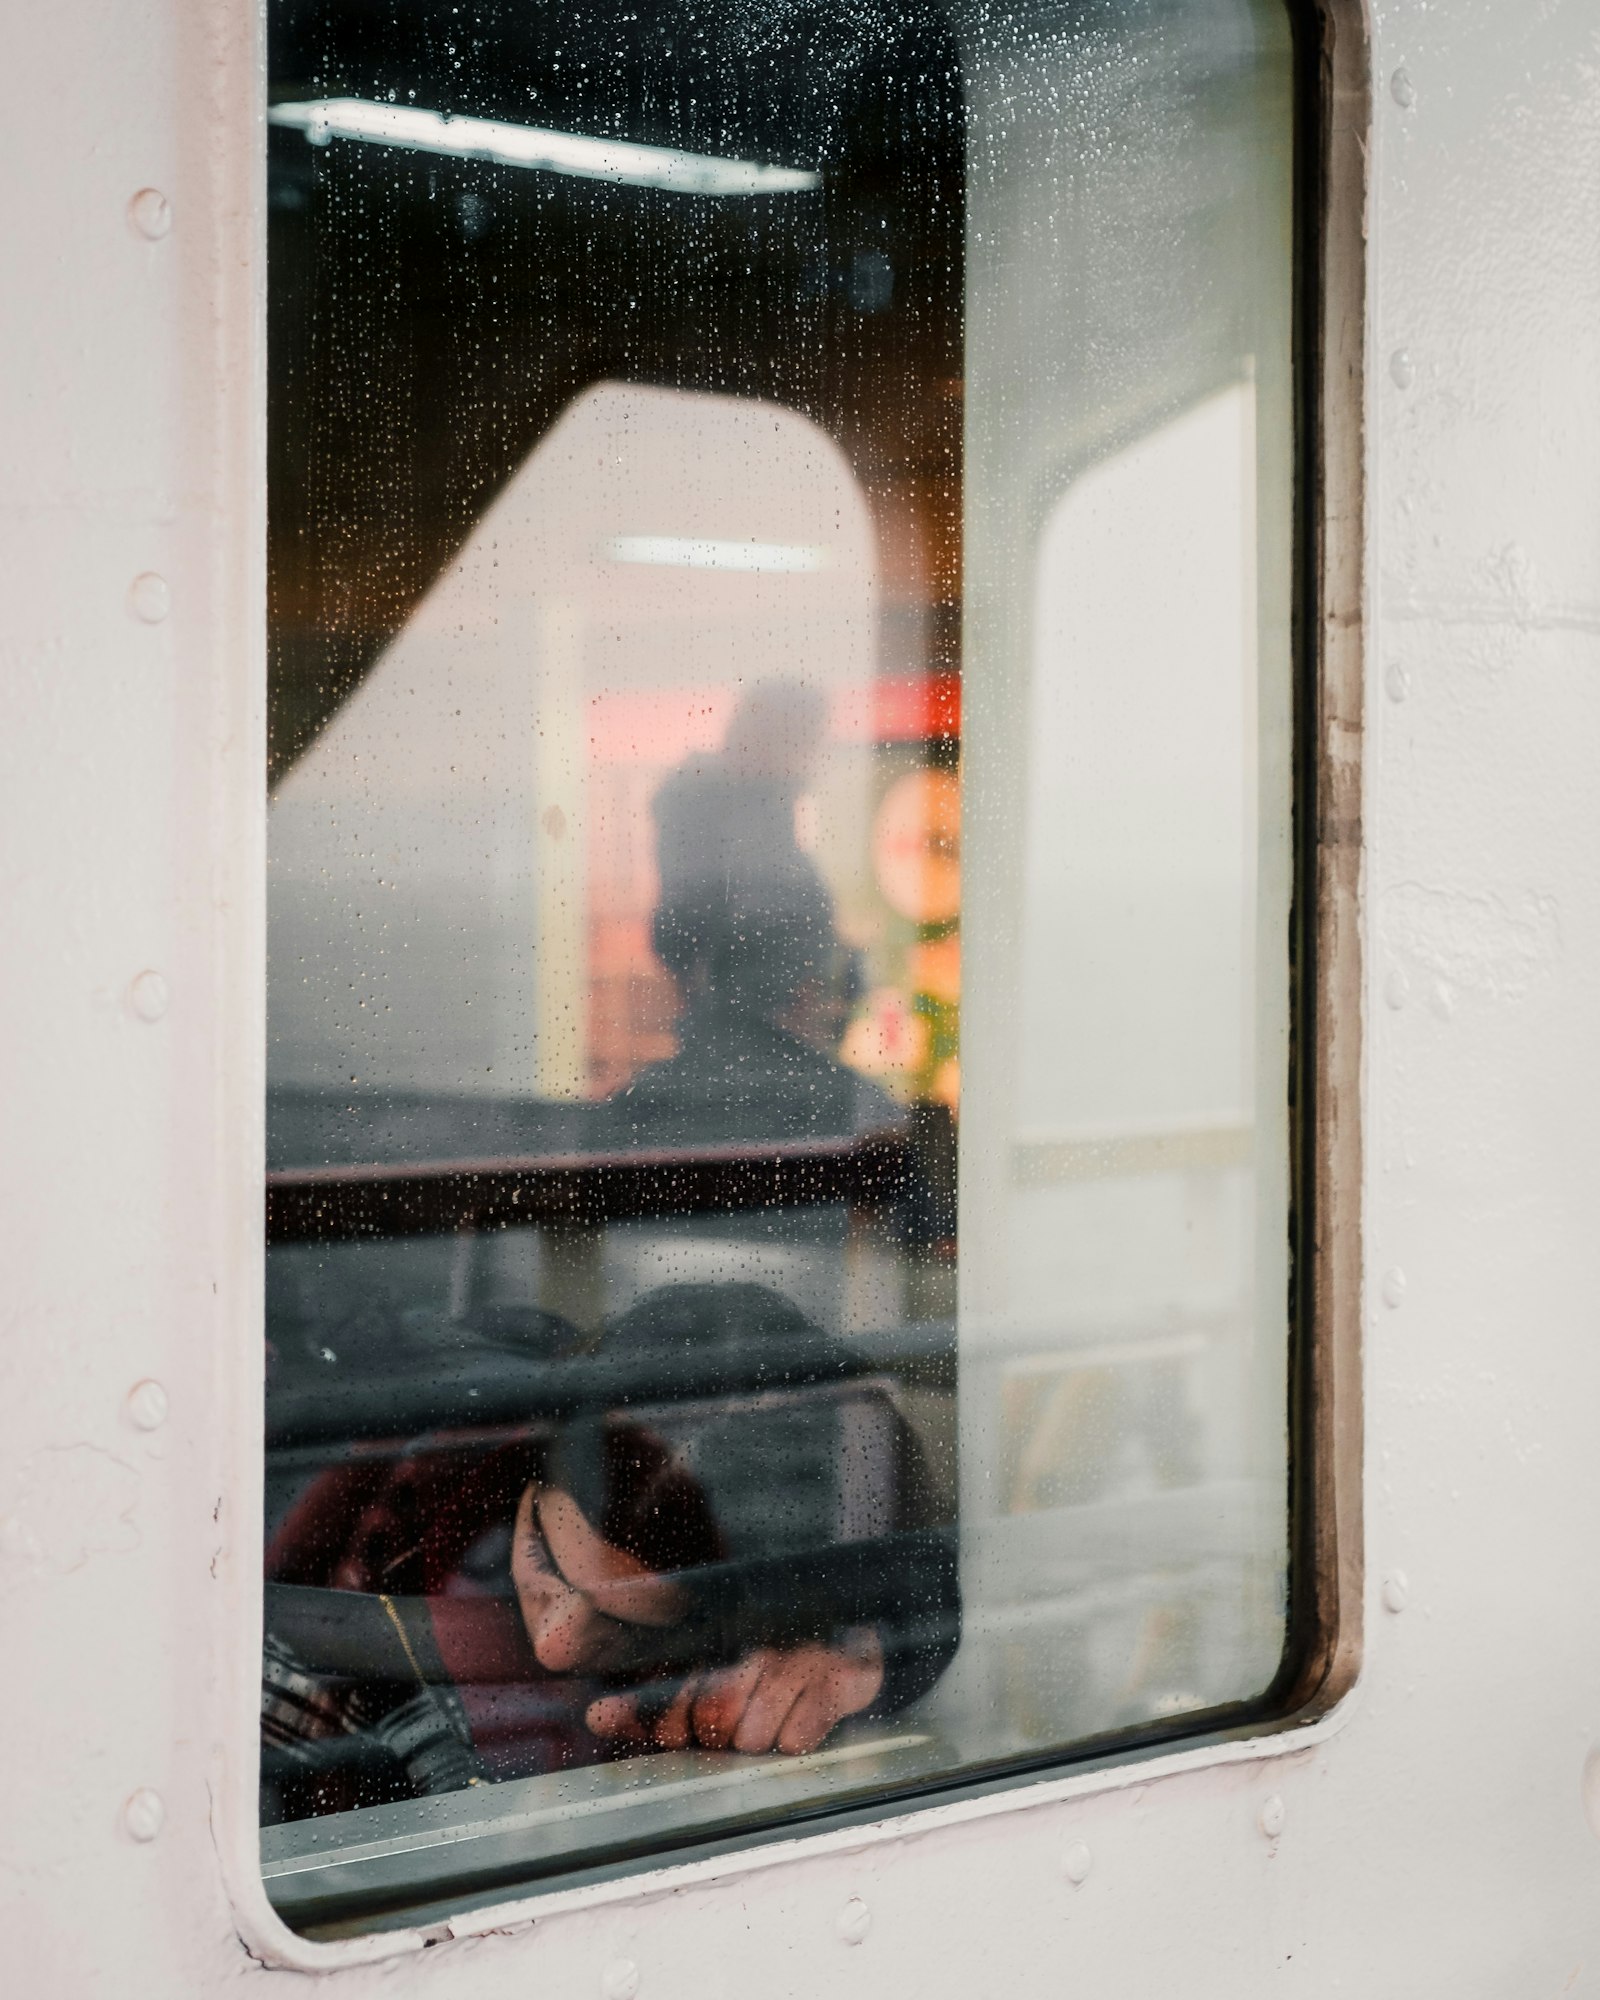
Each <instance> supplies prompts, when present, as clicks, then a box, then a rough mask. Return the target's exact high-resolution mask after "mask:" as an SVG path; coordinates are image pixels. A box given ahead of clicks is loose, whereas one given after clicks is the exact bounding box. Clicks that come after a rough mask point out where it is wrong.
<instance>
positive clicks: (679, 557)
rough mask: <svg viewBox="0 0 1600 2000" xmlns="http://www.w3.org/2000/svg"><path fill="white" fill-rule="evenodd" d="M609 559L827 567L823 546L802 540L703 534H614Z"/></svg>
mask: <svg viewBox="0 0 1600 2000" xmlns="http://www.w3.org/2000/svg"><path fill="white" fill-rule="evenodd" d="M606 554H607V555H608V556H610V558H611V560H612V561H613V562H626V563H654V564H656V565H657V566H658V567H660V568H663V569H743V570H765V571H768V572H769V573H771V572H776V573H780V574H781V573H785V572H787V573H788V574H790V575H795V574H798V573H799V572H800V571H803V570H813V569H823V568H825V567H826V566H827V560H828V552H827V550H826V549H819V548H814V547H812V546H811V545H810V544H809V543H806V542H720V541H710V540H708V539H707V538H706V537H705V536H703V535H618V536H617V538H616V540H615V541H612V542H607V544H606Z"/></svg>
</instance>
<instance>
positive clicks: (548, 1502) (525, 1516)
mask: <svg viewBox="0 0 1600 2000" xmlns="http://www.w3.org/2000/svg"><path fill="white" fill-rule="evenodd" d="M511 1581H512V1583H513V1584H514V1585H515V1587H516V1593H517V1603H518V1605H519V1606H520V1607H521V1610H522V1622H523V1624H524V1626H525V1627H526V1628H527V1633H528V1640H529V1643H530V1644H531V1645H532V1647H533V1651H534V1656H535V1658H536V1659H537V1660H538V1662H539V1664H540V1665H541V1666H543V1667H548V1668H549V1669H550V1671H551V1672H552V1673H558V1674H574V1673H604V1672H605V1671H606V1669H607V1668H608V1667H614V1666H615V1665H616V1664H617V1662H618V1659H619V1658H620V1657H621V1656H623V1655H624V1654H625V1652H626V1650H627V1647H628V1645H629V1642H630V1640H631V1638H632V1636H633V1630H634V1628H636V1627H638V1626H641V1625H643V1626H662V1625H670V1624H671V1623H672V1622H673V1620H674V1619H675V1618H676V1617H677V1616H678V1615H679V1609H680V1604H679V1598H680V1593H679V1591H678V1587H677V1585H676V1584H675V1583H673V1582H672V1581H671V1579H670V1578H668V1577H662V1576H657V1575H656V1574H655V1573H654V1572H653V1571H651V1570H649V1569H646V1567H645V1566H644V1564H643V1563H641V1562H640V1561H639V1560H638V1558H637V1557H635V1556H631V1555H629V1554H628V1552H627V1550H626V1549H619V1548H616V1547H615V1546H614V1545H613V1544H612V1543H610V1542H608V1541H606V1540H605V1538H604V1537H603V1536H602V1535H601V1534H600V1533H599V1531H598V1530H597V1529H596V1528H594V1527H593V1526H592V1525H591V1524H590V1522H589V1520H588V1518H587V1516H586V1515H585V1514H584V1513H583V1511H582V1509H581V1508H580V1507H579V1506H578V1504H577V1502H576V1501H575V1500H574V1499H573V1498H572V1497H571V1495H570V1494H567V1493H563V1492H561V1491H560V1490H559V1489H558V1488H553V1487H544V1488H538V1487H533V1486H529V1487H527V1488H526V1489H525V1490H524V1492H523V1495H522V1499H521V1501H520V1502H519V1503H518V1506H517V1518H516V1522H515V1524H514V1526H513V1528H512V1533H511Z"/></svg>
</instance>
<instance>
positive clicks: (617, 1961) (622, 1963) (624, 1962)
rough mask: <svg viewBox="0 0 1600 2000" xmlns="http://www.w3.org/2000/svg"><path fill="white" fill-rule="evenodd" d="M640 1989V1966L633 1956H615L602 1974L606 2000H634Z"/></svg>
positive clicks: (601, 1986) (601, 1989) (601, 1980)
mask: <svg viewBox="0 0 1600 2000" xmlns="http://www.w3.org/2000/svg"><path fill="white" fill-rule="evenodd" d="M638 1990H639V1968H638V1966H637V1965H635V1964H634V1962H633V1960H632V1959H631V1958H614V1959H612V1960H611V1962H610V1964H609V1965H607V1967H606V1969H605V1970H604V1972H602V1973H601V1975H600V1991H601V1992H602V1993H603V1994H604V1996H605V2000H633V1996H634V1995H635V1994H636V1993H637V1992H638Z"/></svg>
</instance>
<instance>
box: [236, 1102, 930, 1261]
mask: <svg viewBox="0 0 1600 2000" xmlns="http://www.w3.org/2000/svg"><path fill="white" fill-rule="evenodd" d="M912 1159H913V1143H912V1138H911V1134H910V1132H909V1131H893V1130H891V1131H885V1132H875V1133H869V1134H867V1135H865V1136H863V1137H860V1138H839V1139H786V1140H778V1141H772V1142H766V1143H760V1144H754V1145H749V1144H741V1145H718V1146H683V1147H677V1148H674V1149H672V1150H670V1151H668V1150H653V1151H649V1152H625V1153H624V1152H612V1153H558V1154H544V1155H529V1156H526V1157H512V1158H504V1159H482V1160H472V1159H468V1160H428V1161H418V1162H389V1163H381V1164H373V1165H360V1166H338V1167H289V1168H277V1169H274V1170H273V1171H271V1172H269V1173H268V1175H267V1241H268V1242H269V1243H274V1244H276V1243H310V1242H324V1243H326V1242H345V1241H350V1240H352V1239H355V1238H361V1237H397V1236H431V1235H437V1234H440V1233H443V1232H446V1231H450V1230H460V1229H490V1228H494V1229H503V1228H507V1227H518V1226H543V1227H547V1228H556V1229H560V1228H563V1227H565V1228H569V1229H570V1228H579V1229H582V1228H593V1227H597V1226H599V1225H600V1224H603V1223H607V1222H625V1221H637V1220H642V1219H645V1218H653V1217H657V1216H688V1215H705V1214H713V1213H716V1214H732V1213H748V1212H750V1211H752V1210H759V1209H770V1208H815V1207H819V1206H821V1205H823V1204H825V1203H830V1202H843V1203H847V1204H848V1205H849V1206H851V1207H853V1208H860V1209H868V1210H873V1209H880V1208H884V1207H887V1206H888V1205H890V1204H891V1203H893V1202H895V1201H897V1200H899V1199H900V1198H902V1197H903V1196H904V1194H905V1193H906V1192H907V1189H908V1187H909V1186H910V1184H911V1179H912Z"/></svg>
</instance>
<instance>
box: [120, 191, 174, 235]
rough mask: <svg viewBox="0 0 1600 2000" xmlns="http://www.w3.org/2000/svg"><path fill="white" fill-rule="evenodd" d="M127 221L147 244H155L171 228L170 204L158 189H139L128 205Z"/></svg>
mask: <svg viewBox="0 0 1600 2000" xmlns="http://www.w3.org/2000/svg"><path fill="white" fill-rule="evenodd" d="M128 220H129V222H131V223H132V224H133V226H134V228H135V229H136V230H137V231H138V232H139V234H140V235H141V236H143V237H144V238H145V239H146V240H147V241H148V242H151V243H157V242H159V241H160V239H161V238H162V237H163V236H165V235H166V233H167V231H168V230H169V229H170V228H171V227H172V203H171V202H170V201H168V200H167V198H166V196H165V195H164V194H163V193H162V192H161V190H160V188H140V190H139V192H138V193H137V194H136V195H135V196H134V197H133V199H132V201H130V202H129V203H128Z"/></svg>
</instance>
